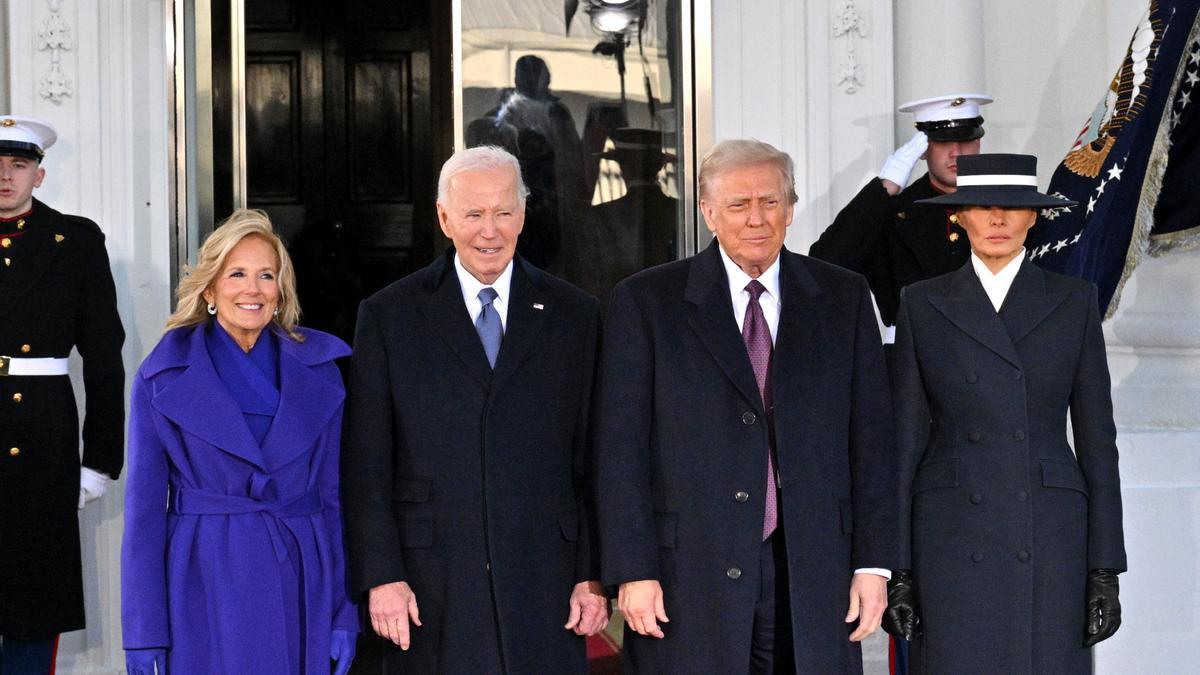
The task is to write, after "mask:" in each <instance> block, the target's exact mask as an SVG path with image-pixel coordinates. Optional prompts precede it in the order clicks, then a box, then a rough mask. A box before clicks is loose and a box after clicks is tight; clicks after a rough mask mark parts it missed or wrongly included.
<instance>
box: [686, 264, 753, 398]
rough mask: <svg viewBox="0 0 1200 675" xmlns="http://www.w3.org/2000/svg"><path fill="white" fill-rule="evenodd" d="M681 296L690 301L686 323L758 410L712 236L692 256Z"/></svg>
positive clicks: (726, 280)
mask: <svg viewBox="0 0 1200 675" xmlns="http://www.w3.org/2000/svg"><path fill="white" fill-rule="evenodd" d="M684 299H685V300H686V301H687V302H688V304H689V305H691V307H690V312H689V314H688V324H689V325H690V326H691V327H692V330H694V331H696V335H697V336H698V337H699V338H700V341H701V342H702V343H704V346H705V348H706V349H707V350H708V351H709V353H710V354H712V357H713V359H715V360H716V362H717V365H719V366H720V367H721V370H723V371H724V372H725V376H726V377H728V378H729V381H730V382H732V383H733V386H734V387H736V388H737V390H738V392H739V393H741V395H742V397H743V398H745V399H746V401H747V402H749V403H751V404H753V405H754V407H755V409H757V410H758V411H759V412H760V413H762V411H763V410H762V409H763V402H762V396H760V395H759V393H758V383H757V382H756V381H755V379H754V369H753V367H752V366H751V365H750V357H749V356H748V355H747V354H746V344H745V343H744V342H742V336H741V334H740V333H738V330H737V321H736V320H735V319H734V318H733V303H732V302H730V298H729V281H728V278H727V277H726V276H725V269H724V267H723V265H722V262H721V252H720V251H719V250H718V248H717V242H716V240H713V243H712V244H711V245H710V246H709V247H708V250H706V251H704V252H703V253H700V254H698V255H696V256H695V257H694V258H692V265H691V270H690V271H689V272H688V282H687V289H686V290H685V291H684Z"/></svg>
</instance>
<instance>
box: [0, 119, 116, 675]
mask: <svg viewBox="0 0 1200 675" xmlns="http://www.w3.org/2000/svg"><path fill="white" fill-rule="evenodd" d="M56 137H57V134H56V133H55V131H54V129H53V128H52V127H51V126H50V125H48V124H45V123H43V122H40V121H38V120H34V119H30V118H26V117H15V116H0V672H3V673H5V674H6V675H7V674H8V673H13V672H15V673H26V672H29V673H45V672H47V670H48V669H49V664H50V661H51V659H52V658H53V652H54V645H55V638H56V636H57V635H58V634H59V633H62V632H65V631H72V630H78V629H81V628H83V627H84V614H83V576H82V571H81V562H80V546H79V524H78V519H77V512H78V509H82V508H83V505H84V503H86V502H87V501H90V500H91V499H94V498H96V497H99V496H100V495H101V494H103V492H104V487H105V484H106V483H107V481H108V480H110V479H115V478H116V477H117V474H118V473H120V471H121V463H122V456H123V428H124V424H125V412H124V411H125V405H124V401H123V397H124V370H123V366H122V362H121V345H122V343H123V342H124V341H125V332H124V330H123V329H122V327H121V319H120V317H119V316H118V315H117V302H116V290H115V288H114V286H113V279H112V272H111V270H110V269H109V263H108V254H107V253H106V252H105V249H104V235H103V233H102V232H101V231H100V228H99V227H97V225H96V224H95V223H93V222H92V221H90V220H88V219H86V218H81V217H79V216H70V215H65V214H62V213H59V212H58V211H55V210H54V209H52V208H50V207H49V206H46V205H45V204H43V203H42V202H40V201H38V200H36V199H34V198H33V189H34V188H36V187H38V186H40V185H41V184H42V180H43V178H44V176H45V170H44V169H43V168H42V167H41V160H42V157H43V155H44V153H45V150H46V149H47V148H49V147H50V146H51V145H52V144H53V143H54V141H55V139H56ZM72 348H75V349H77V350H78V351H79V355H80V356H81V357H82V358H83V383H84V391H85V394H86V397H85V398H86V414H85V417H84V424H83V461H82V466H81V462H80V455H79V415H78V411H77V409H76V405H75V394H74V392H73V391H72V388H71V380H70V378H69V377H68V376H67V357H68V356H69V355H70V353H71V349H72Z"/></svg>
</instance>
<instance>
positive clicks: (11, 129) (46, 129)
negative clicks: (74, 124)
mask: <svg viewBox="0 0 1200 675" xmlns="http://www.w3.org/2000/svg"><path fill="white" fill-rule="evenodd" d="M56 140H58V132H57V131H55V130H54V127H52V126H50V125H49V124H47V123H46V122H43V121H41V120H36V119H33V118H32V117H18V116H16V115H0V155H10V156H17V157H28V158H29V159H34V160H37V161H39V162H40V161H41V160H42V157H43V156H44V155H45V154H46V150H47V149H48V148H49V147H50V146H52V145H54V141H56Z"/></svg>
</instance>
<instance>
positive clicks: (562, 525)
mask: <svg viewBox="0 0 1200 675" xmlns="http://www.w3.org/2000/svg"><path fill="white" fill-rule="evenodd" d="M558 529H560V530H562V536H563V539H566V540H567V541H579V515H578V514H576V513H575V512H574V511H570V512H567V513H560V514H558Z"/></svg>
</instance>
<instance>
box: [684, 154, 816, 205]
mask: <svg viewBox="0 0 1200 675" xmlns="http://www.w3.org/2000/svg"><path fill="white" fill-rule="evenodd" d="M758 164H771V165H773V166H774V167H775V168H776V169H779V175H780V177H781V178H782V180H783V185H784V191H785V192H787V199H788V202H789V203H791V204H795V203H796V202H797V201H798V200H799V199H800V198H799V197H798V196H797V195H796V170H795V165H794V164H793V163H792V158H791V156H790V155H788V154H787V153H786V152H783V151H782V150H777V149H776V148H775V146H773V145H771V144H769V143H763V142H762V141H757V140H754V139H752V138H736V139H733V140H729V141H721V142H720V143H717V144H716V145H714V146H713V147H712V149H711V150H709V151H708V152H707V153H705V155H704V159H703V160H702V161H701V162H700V198H701V199H706V198H707V196H708V193H709V190H710V189H711V187H710V184H711V183H712V181H713V179H715V178H716V177H717V176H719V175H720V174H722V173H725V172H726V171H729V170H730V169H735V168H740V167H746V166H754V165H758Z"/></svg>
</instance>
